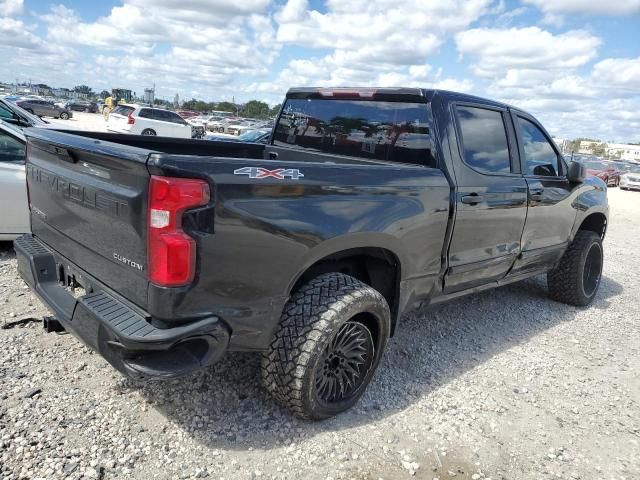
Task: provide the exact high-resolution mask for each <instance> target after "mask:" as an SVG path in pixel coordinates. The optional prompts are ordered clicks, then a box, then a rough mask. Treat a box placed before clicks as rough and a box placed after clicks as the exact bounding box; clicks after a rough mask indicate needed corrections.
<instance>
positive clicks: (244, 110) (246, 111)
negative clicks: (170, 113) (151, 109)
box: [181, 98, 280, 118]
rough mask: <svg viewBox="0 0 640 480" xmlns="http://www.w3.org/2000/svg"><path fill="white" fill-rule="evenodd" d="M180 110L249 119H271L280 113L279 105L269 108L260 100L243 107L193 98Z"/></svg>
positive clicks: (250, 101) (183, 104) (249, 102)
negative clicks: (224, 113)
mask: <svg viewBox="0 0 640 480" xmlns="http://www.w3.org/2000/svg"><path fill="white" fill-rule="evenodd" d="M181 108H182V109H183V110H191V111H194V112H212V111H219V112H233V113H235V114H237V115H242V116H245V117H251V118H271V117H275V116H276V115H277V114H278V112H279V111H280V105H276V106H275V107H269V104H267V103H266V102H261V101H260V100H249V101H248V102H247V103H245V104H244V105H236V104H233V103H231V102H205V101H202V100H196V99H195V98H192V99H191V100H187V101H186V102H183V103H182V106H181Z"/></svg>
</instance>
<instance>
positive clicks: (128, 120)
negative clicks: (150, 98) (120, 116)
mask: <svg viewBox="0 0 640 480" xmlns="http://www.w3.org/2000/svg"><path fill="white" fill-rule="evenodd" d="M134 123H136V119H135V118H133V112H129V115H127V124H128V125H133V124H134Z"/></svg>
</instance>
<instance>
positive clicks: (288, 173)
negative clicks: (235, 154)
mask: <svg viewBox="0 0 640 480" xmlns="http://www.w3.org/2000/svg"><path fill="white" fill-rule="evenodd" d="M233 174H234V175H248V176H249V178H276V179H278V180H284V179H285V178H290V179H291V180H299V179H300V178H302V177H304V175H303V174H302V172H300V170H298V169H297V168H288V169H285V168H277V169H275V170H267V169H266V168H262V167H242V168H238V169H236V170H234V171H233Z"/></svg>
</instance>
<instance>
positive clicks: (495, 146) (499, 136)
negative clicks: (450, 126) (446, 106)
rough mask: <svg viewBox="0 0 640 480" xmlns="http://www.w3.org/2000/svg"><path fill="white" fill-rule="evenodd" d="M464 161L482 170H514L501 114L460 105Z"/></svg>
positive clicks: (459, 118) (458, 112)
mask: <svg viewBox="0 0 640 480" xmlns="http://www.w3.org/2000/svg"><path fill="white" fill-rule="evenodd" d="M456 115H457V117H458V123H459V125H460V133H461V134H462V145H463V148H464V161H465V163H466V164H467V165H469V166H470V167H471V168H473V169H475V170H477V171H479V172H481V173H494V174H495V173H511V161H510V157H509V144H508V143H507V131H506V129H505V126H504V119H503V116H502V113H501V112H499V111H497V110H489V109H487V108H479V107H468V106H462V105H458V106H457V107H456Z"/></svg>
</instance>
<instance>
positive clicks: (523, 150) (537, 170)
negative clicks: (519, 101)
mask: <svg viewBox="0 0 640 480" xmlns="http://www.w3.org/2000/svg"><path fill="white" fill-rule="evenodd" d="M512 116H513V122H514V125H515V126H516V133H517V138H518V146H519V152H520V158H521V166H522V173H523V175H524V178H525V179H526V182H527V189H528V195H527V202H528V206H529V210H528V214H527V222H526V225H525V228H524V232H523V234H522V258H521V259H519V260H518V263H517V264H516V266H515V267H514V271H518V270H527V269H536V268H540V267H542V266H544V265H547V264H549V263H553V262H555V261H556V260H557V259H558V258H559V257H560V256H561V255H562V253H563V252H564V250H565V248H566V246H567V245H568V242H569V237H570V235H571V230H572V228H573V224H574V222H575V219H576V215H577V210H576V209H575V208H573V206H572V205H571V197H570V195H571V190H572V188H573V186H572V185H571V183H570V182H569V180H568V179H567V176H566V174H567V172H566V166H565V164H564V161H563V160H562V156H561V155H560V152H559V151H558V150H557V147H556V145H555V143H554V142H553V141H552V140H551V137H549V135H548V134H547V133H546V131H545V130H544V129H543V128H542V126H540V124H539V123H538V122H537V121H536V120H535V119H534V118H533V117H531V116H530V115H527V114H525V113H522V112H517V111H513V112H512Z"/></svg>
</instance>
